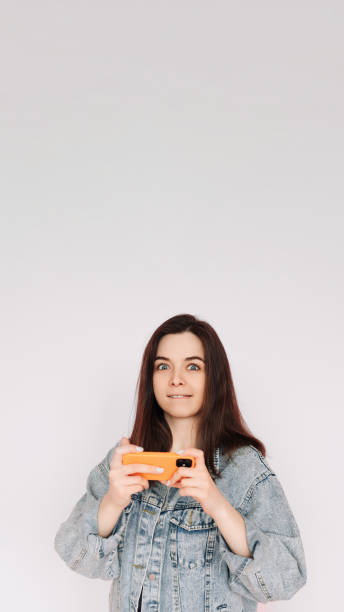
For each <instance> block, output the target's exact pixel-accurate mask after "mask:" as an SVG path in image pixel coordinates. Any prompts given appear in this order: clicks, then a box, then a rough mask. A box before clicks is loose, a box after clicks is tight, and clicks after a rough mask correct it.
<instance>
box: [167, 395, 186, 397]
mask: <svg viewBox="0 0 344 612" xmlns="http://www.w3.org/2000/svg"><path fill="white" fill-rule="evenodd" d="M170 397H188V396H187V395H170Z"/></svg>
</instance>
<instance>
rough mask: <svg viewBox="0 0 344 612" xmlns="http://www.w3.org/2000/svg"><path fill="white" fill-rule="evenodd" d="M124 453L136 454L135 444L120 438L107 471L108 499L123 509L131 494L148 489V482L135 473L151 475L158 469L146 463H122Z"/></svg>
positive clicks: (127, 439)
mask: <svg viewBox="0 0 344 612" xmlns="http://www.w3.org/2000/svg"><path fill="white" fill-rule="evenodd" d="M125 453H137V448H136V446H135V444H130V442H129V438H124V437H123V438H121V443H120V446H117V447H116V448H115V450H114V452H113V455H112V458H111V463H110V471H109V490H108V492H107V496H108V498H110V499H111V500H112V501H113V503H114V504H115V505H116V506H118V507H120V508H122V509H124V508H125V507H126V506H127V505H128V504H129V502H130V500H131V496H132V494H133V493H139V492H140V491H143V489H148V488H149V481H148V480H147V478H145V477H144V476H139V475H136V476H134V475H133V473H135V472H147V473H152V472H154V471H155V470H156V471H158V468H154V466H152V465H149V464H147V463H128V464H126V465H124V464H123V463H122V455H124V454H125Z"/></svg>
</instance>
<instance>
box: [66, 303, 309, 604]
mask: <svg viewBox="0 0 344 612" xmlns="http://www.w3.org/2000/svg"><path fill="white" fill-rule="evenodd" d="M137 445H140V447H139V448H137ZM143 449H144V450H146V451H170V452H178V451H182V453H183V454H185V455H191V456H194V457H195V467H193V468H192V467H179V468H178V469H177V470H176V471H175V473H174V475H173V476H172V478H171V480H170V482H166V481H159V480H149V481H148V480H147V479H146V478H145V477H144V475H142V476H140V475H137V476H134V475H133V474H134V473H135V472H136V473H137V472H138V471H140V472H141V473H142V474H144V473H145V472H152V467H151V466H149V465H147V464H144V463H142V464H139V465H138V464H130V465H123V464H122V455H123V454H124V453H129V452H138V451H140V450H143ZM265 456H266V452H265V447H264V445H263V443H262V442H261V441H260V440H258V439H257V438H255V437H254V436H253V435H252V433H251V432H250V430H249V429H248V427H247V425H246V424H245V422H244V420H243V417H242V415H241V413H240V410H239V407H238V402H237V399H236V394H235V391H234V386H233V381H232V376H231V371H230V367H229V363H228V359H227V356H226V353H225V350H224V347H223V345H222V343H221V341H220V339H219V337H218V336H217V334H216V332H215V330H214V329H213V328H212V327H211V326H210V325H209V324H208V323H207V322H205V321H201V320H199V319H197V318H196V317H194V316H192V315H189V314H185V315H183V314H182V315H178V316H175V317H172V318H170V319H168V320H167V321H166V322H165V323H163V324H162V325H160V326H159V327H158V328H157V329H156V331H155V332H154V333H153V335H152V337H151V339H150V340H149V342H148V345H147V347H146V349H145V351H144V354H143V359H142V365H141V371H140V376H139V392H138V400H137V410H136V418H135V422H134V426H133V430H132V433H131V435H130V438H129V439H128V438H125V437H123V438H121V440H119V441H118V442H117V444H116V445H115V446H114V447H113V448H111V449H110V450H109V451H108V453H107V454H106V456H105V457H104V459H103V460H102V461H101V462H100V463H99V464H98V465H96V466H95V467H94V468H93V470H92V471H91V472H90V474H89V476H88V479H87V483H86V492H85V493H84V495H83V496H82V497H81V498H80V499H79V501H78V502H77V503H76V505H75V507H74V509H73V510H72V512H71V514H70V516H69V517H68V518H67V520H66V521H65V522H64V523H62V524H61V525H60V527H59V530H58V532H57V534H56V536H55V549H56V551H57V552H58V554H59V555H60V557H61V558H62V559H63V560H64V561H65V563H66V564H67V565H68V566H69V567H70V568H71V569H72V570H74V571H76V572H78V573H80V574H83V575H84V576H87V577H89V578H100V579H103V580H112V584H111V589H110V594H109V610H110V612H115V611H118V612H134V611H137V610H141V609H142V610H143V611H145V610H147V611H148V610H150V611H153V610H154V611H157V612H158V611H161V612H202V611H205V612H213V611H214V612H215V611H217V610H221V612H222V611H223V610H228V611H231V612H254V611H255V610H257V602H270V601H273V600H282V599H290V598H291V597H292V596H293V595H294V594H295V593H296V592H297V591H298V590H299V589H300V588H301V587H302V586H304V584H305V583H306V579H307V576H306V564H305V555H304V550H303V545H302V541H301V536H300V531H299V528H298V525H297V523H296V520H295V518H294V515H293V513H292V511H291V508H290V506H289V503H288V501H287V499H286V496H285V493H284V490H283V488H282V485H281V483H280V482H279V480H278V478H277V475H276V474H275V472H274V471H273V469H272V468H271V467H270V465H269V464H268V463H267V461H266V459H265Z"/></svg>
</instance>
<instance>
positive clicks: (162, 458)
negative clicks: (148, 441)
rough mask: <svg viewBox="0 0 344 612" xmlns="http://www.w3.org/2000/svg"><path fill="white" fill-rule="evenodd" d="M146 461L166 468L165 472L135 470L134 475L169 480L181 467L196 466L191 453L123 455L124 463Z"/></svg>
mask: <svg viewBox="0 0 344 612" xmlns="http://www.w3.org/2000/svg"><path fill="white" fill-rule="evenodd" d="M132 463H146V464H148V465H155V466H156V467H162V468H164V471H163V472H161V473H160V472H152V473H150V472H134V473H133V474H132V476H137V475H139V476H143V477H144V478H147V480H169V479H170V478H171V477H172V476H173V474H174V472H175V471H176V470H177V469H178V468H179V467H195V463H196V459H195V457H190V455H178V453H169V452H149V451H142V452H139V453H125V454H124V455H122V464H123V465H128V464H132Z"/></svg>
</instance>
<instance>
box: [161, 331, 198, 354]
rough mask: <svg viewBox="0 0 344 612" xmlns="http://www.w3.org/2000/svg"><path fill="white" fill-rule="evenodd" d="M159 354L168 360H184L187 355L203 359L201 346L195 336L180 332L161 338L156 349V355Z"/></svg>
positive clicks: (190, 333)
mask: <svg viewBox="0 0 344 612" xmlns="http://www.w3.org/2000/svg"><path fill="white" fill-rule="evenodd" d="M160 354H162V355H165V357H169V358H170V359H185V357H188V356H189V355H199V356H200V357H204V350H203V344H202V342H201V340H200V339H199V337H198V336H196V334H193V333H192V332H182V333H179V334H166V336H163V337H162V338H161V339H160V341H159V344H158V348H157V355H160Z"/></svg>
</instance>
